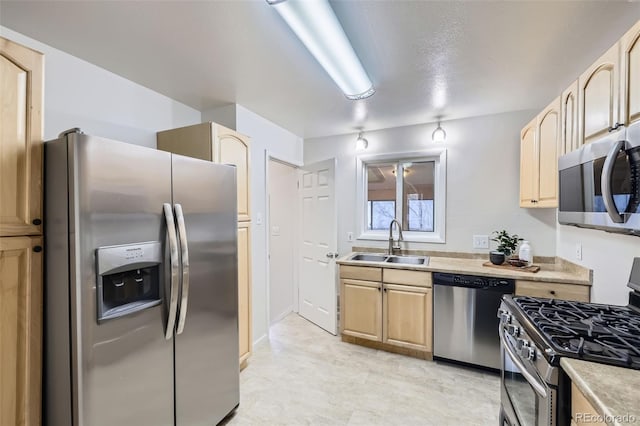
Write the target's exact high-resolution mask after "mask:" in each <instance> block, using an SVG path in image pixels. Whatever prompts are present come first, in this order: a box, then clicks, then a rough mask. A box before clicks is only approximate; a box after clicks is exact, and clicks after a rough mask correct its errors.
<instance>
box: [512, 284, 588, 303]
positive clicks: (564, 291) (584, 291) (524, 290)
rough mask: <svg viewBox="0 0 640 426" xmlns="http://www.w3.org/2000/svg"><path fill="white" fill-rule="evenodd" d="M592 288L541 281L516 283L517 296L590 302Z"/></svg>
mask: <svg viewBox="0 0 640 426" xmlns="http://www.w3.org/2000/svg"><path fill="white" fill-rule="evenodd" d="M590 290H591V287H589V286H586V285H579V284H564V283H551V282H540V281H524V280H517V281H516V296H531V297H545V298H547V299H563V300H575V301H578V302H589V300H590V297H589V294H590Z"/></svg>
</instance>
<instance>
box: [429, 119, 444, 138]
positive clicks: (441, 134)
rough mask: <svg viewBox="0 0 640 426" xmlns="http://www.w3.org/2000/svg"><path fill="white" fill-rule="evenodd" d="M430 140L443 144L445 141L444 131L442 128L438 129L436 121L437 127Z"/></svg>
mask: <svg viewBox="0 0 640 426" xmlns="http://www.w3.org/2000/svg"><path fill="white" fill-rule="evenodd" d="M431 140H432V141H434V142H444V141H445V140H447V132H445V131H444V129H443V128H442V127H440V122H439V121H438V127H436V129H435V130H434V131H433V133H432V134H431Z"/></svg>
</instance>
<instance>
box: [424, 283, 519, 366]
mask: <svg viewBox="0 0 640 426" xmlns="http://www.w3.org/2000/svg"><path fill="white" fill-rule="evenodd" d="M514 290H515V282H514V280H511V279H506V278H492V277H480V276H474V275H459V274H444V273H440V272H434V274H433V306H434V309H433V355H434V358H436V359H438V358H439V359H448V360H453V361H459V362H464V363H468V364H473V365H478V366H482V367H487V368H492V369H496V370H499V369H500V338H499V336H498V326H499V323H500V321H499V319H498V317H497V312H498V307H499V306H500V301H501V299H502V295H503V294H512V293H513V292H514Z"/></svg>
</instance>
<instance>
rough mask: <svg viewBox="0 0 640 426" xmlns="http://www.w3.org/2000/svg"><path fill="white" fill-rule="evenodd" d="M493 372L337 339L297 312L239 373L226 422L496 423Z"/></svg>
mask: <svg viewBox="0 0 640 426" xmlns="http://www.w3.org/2000/svg"><path fill="white" fill-rule="evenodd" d="M499 384H500V380H499V377H498V375H497V374H492V373H487V372H483V371H479V370H474V369H468V368H463V367H458V366H452V365H449V364H446V363H439V362H431V361H424V360H419V359H414V358H409V357H405V356H402V355H396V354H392V353H388V352H384V351H378V350H374V349H368V348H364V347H361V346H357V345H352V344H349V343H343V342H342V341H341V340H340V338H339V337H335V336H332V335H330V334H328V333H326V332H325V331H323V330H321V329H320V328H318V327H316V326H315V325H313V324H311V323H309V322H307V321H306V320H304V319H303V318H301V317H299V316H298V315H296V314H291V315H289V316H287V317H286V318H285V319H283V320H282V321H280V322H279V323H278V324H276V325H274V326H273V327H272V328H271V330H270V339H269V340H268V341H263V342H262V343H261V344H259V345H258V347H256V348H255V351H254V354H253V355H252V357H251V358H250V360H249V366H248V367H247V368H246V369H245V370H244V371H243V372H242V373H241V374H240V407H239V408H238V410H237V411H236V414H235V415H234V416H233V417H231V418H229V419H228V420H227V421H226V422H225V424H226V425H228V426H232V425H367V426H374V425H384V426H387V425H403V426H409V425H438V426H442V425H452V426H454V425H455V426H462V425H492V426H494V425H497V424H498V413H499V407H500V389H499Z"/></svg>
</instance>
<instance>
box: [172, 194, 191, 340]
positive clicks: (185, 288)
mask: <svg viewBox="0 0 640 426" xmlns="http://www.w3.org/2000/svg"><path fill="white" fill-rule="evenodd" d="M174 209H175V212H176V219H177V220H178V235H179V236H180V249H181V251H182V299H181V301H180V313H179V318H178V328H177V330H176V334H181V333H182V331H183V330H184V323H185V321H186V319H187V304H188V303H189V245H188V243H187V228H186V227H185V225H184V214H183V213H182V206H181V205H180V204H176V205H175V206H174Z"/></svg>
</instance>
